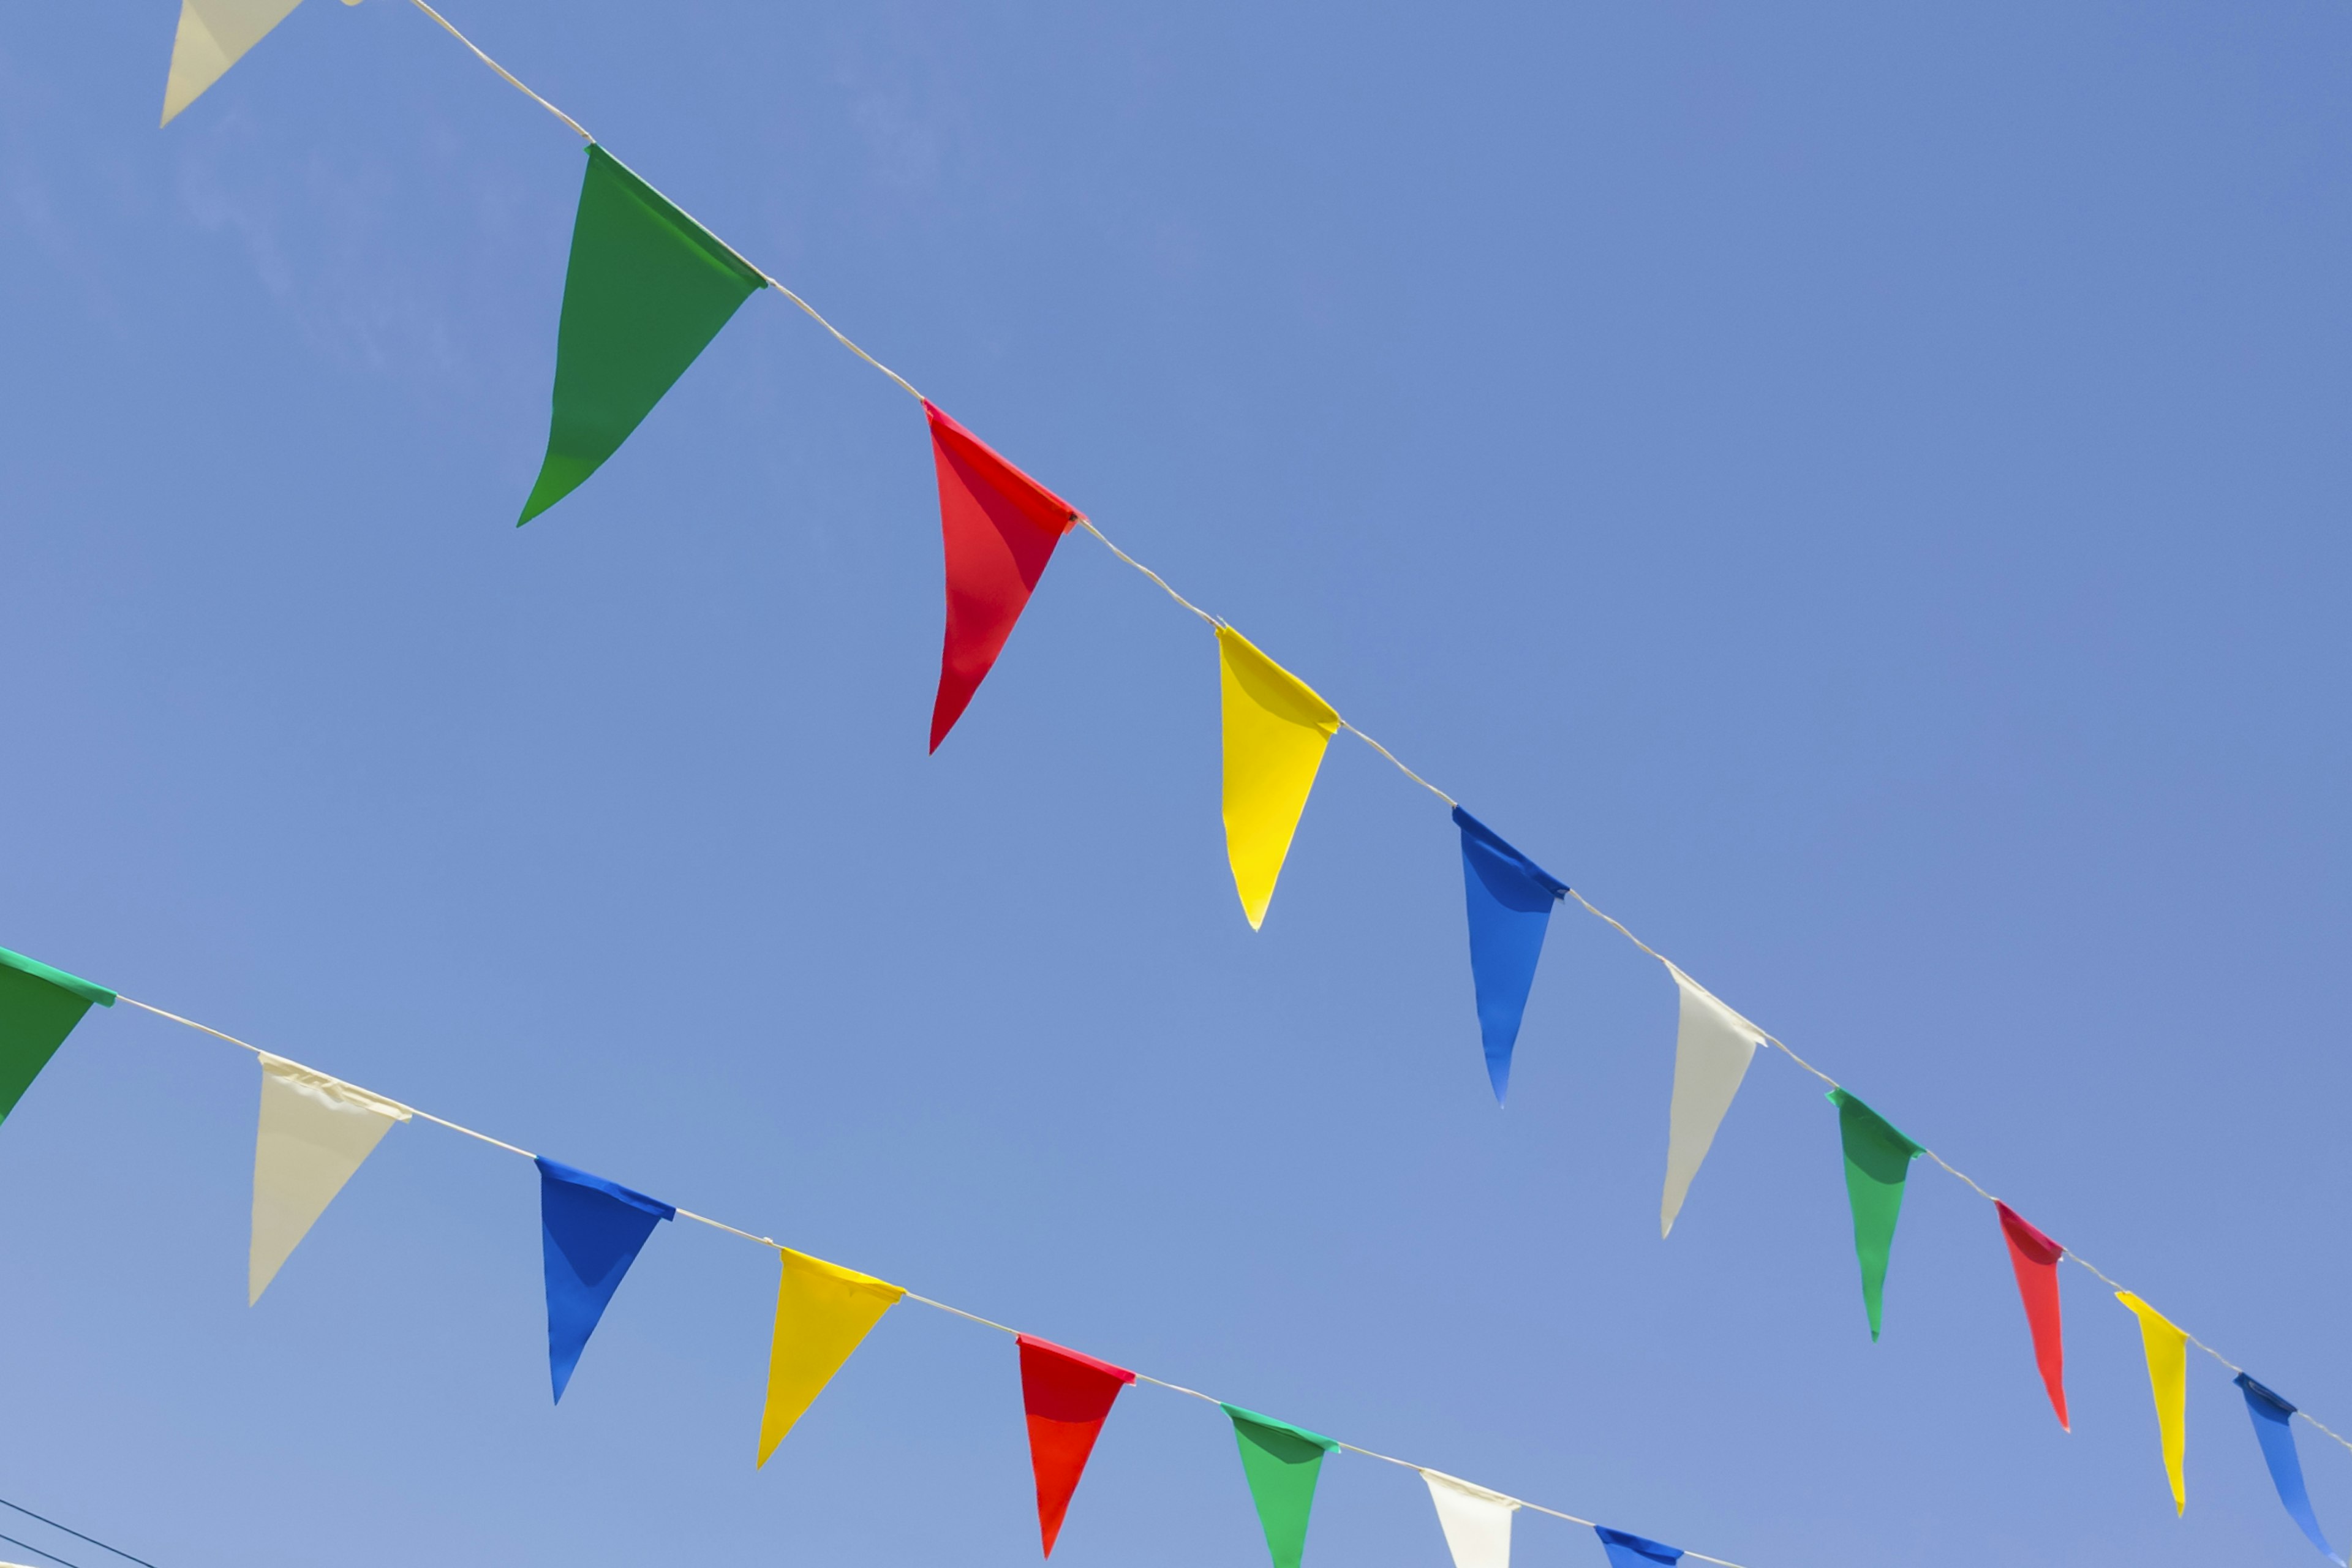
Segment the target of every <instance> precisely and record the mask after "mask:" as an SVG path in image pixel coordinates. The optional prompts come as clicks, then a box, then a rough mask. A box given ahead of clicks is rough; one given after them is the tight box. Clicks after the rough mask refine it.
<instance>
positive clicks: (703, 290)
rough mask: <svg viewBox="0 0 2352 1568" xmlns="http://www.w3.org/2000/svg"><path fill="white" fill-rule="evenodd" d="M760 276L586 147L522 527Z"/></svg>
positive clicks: (713, 333) (590, 462) (600, 457)
mask: <svg viewBox="0 0 2352 1568" xmlns="http://www.w3.org/2000/svg"><path fill="white" fill-rule="evenodd" d="M767 286H768V280H767V279H765V278H764V277H762V276H761V273H760V269H759V268H756V267H753V266H752V265H751V263H750V262H748V261H746V260H744V259H743V258H741V257H740V256H738V255H736V254H735V253H734V252H733V251H731V250H730V249H728V248H727V247H725V246H724V245H721V244H720V243H719V241H718V240H717V239H716V238H715V237H712V235H711V233H710V231H709V229H706V228H704V227H703V226H701V225H700V224H698V223H697V222H695V221H694V220H693V219H692V218H690V217H688V216H686V215H685V214H684V213H682V212H680V211H678V210H677V207H675V206H673V205H671V204H670V202H669V199H668V198H667V196H664V195H662V194H661V193H660V192H659V191H657V190H656V189H654V188H653V187H652V186H651V185H649V184H646V183H645V182H644V181H643V180H641V179H639V178H637V176H636V175H635V174H632V173H631V172H630V171H629V169H628V167H627V166H626V165H625V164H624V163H622V162H621V161H620V160H619V159H617V158H615V157H614V156H613V155H612V154H611V153H607V152H605V151H604V148H602V147H600V146H598V145H596V144H595V143H594V142H590V143H589V144H588V174H587V176H586V177H585V178H584V179H583V180H582V181H581V183H580V212H579V216H576V217H574V218H573V219H572V263H571V267H570V269H569V270H568V271H566V272H565V274H564V277H563V316H562V321H561V322H560V323H559V324H558V326H557V328H556V333H555V412H554V416H553V418H552V419H551V421H550V422H549V425H548V431H547V460H546V461H545V462H544V463H542V464H541V466H540V470H539V482H538V483H537V484H535V485H533V486H531V488H530V500H527V501H525V502H523V507H522V516H520V518H517V519H516V520H515V526H516V527H518V528H520V527H521V526H522V525H523V524H524V523H526V522H529V521H530V520H531V519H532V518H534V517H537V516H538V515H539V514H540V513H541V512H543V511H545V510H547V509H548V508H549V507H551V506H553V505H554V504H555V503H556V502H557V501H560V500H562V499H563V498H564V497H565V496H568V495H570V494H571V493H572V491H573V490H574V489H578V488H579V487H580V484H581V482H582V481H583V480H584V479H587V478H588V476H589V475H591V474H593V473H594V472H595V471H596V469H597V468H598V467H599V466H601V465H602V464H603V463H604V459H605V458H609V457H611V456H612V455H613V454H614V452H617V451H619V450H620V449H621V443H622V442H624V441H625V440H627V439H628V438H629V432H630V431H632V430H635V428H636V427H637V425H638V422H639V421H641V420H642V419H644V418H645V416H646V415H648V414H650V413H652V412H653V408H654V405H655V404H656V403H659V402H660V401H661V399H662V394H663V393H665V392H667V391H668V390H669V389H670V386H671V384H673V383H675V382H676V381H677V378H678V377H679V376H681V375H684V374H686V367H687V366H688V365H690V364H692V363H694V357H695V355H697V354H698V353H701V352H702V351H703V349H704V348H705V347H707V346H708V345H709V342H710V340H711V339H713V338H715V337H717V336H718V335H719V328H721V327H723V326H725V325H726V324H727V321H728V319H729V318H730V317H731V316H733V315H734V314H735V310H736V308H737V307H738V306H740V305H741V304H742V303H743V301H744V300H748V299H750V298H751V294H752V292H753V290H755V289H764V288H766V287H767Z"/></svg>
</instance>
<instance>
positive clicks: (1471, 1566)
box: [1421, 1470, 1519, 1568]
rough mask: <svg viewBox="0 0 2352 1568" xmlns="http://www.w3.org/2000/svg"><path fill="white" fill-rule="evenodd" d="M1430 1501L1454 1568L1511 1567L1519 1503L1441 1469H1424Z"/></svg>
mask: <svg viewBox="0 0 2352 1568" xmlns="http://www.w3.org/2000/svg"><path fill="white" fill-rule="evenodd" d="M1421 1479H1423V1480H1424V1481H1427V1482H1428V1483H1429V1500H1430V1501H1431V1502H1433V1503H1434V1504H1436V1505H1437V1527H1438V1528H1439V1529H1440V1530H1443V1531H1445V1550H1446V1551H1447V1552H1450V1553H1452V1554H1453V1557H1454V1568H1511V1515H1512V1514H1513V1513H1515V1512H1517V1510H1518V1506H1519V1504H1518V1500H1517V1499H1516V1498H1507V1497H1505V1496H1504V1495H1503V1494H1502V1493H1500V1492H1490V1491H1488V1490H1487V1489H1486V1488H1485V1487H1475V1486H1472V1485H1471V1484H1470V1483H1469V1482H1468V1481H1465V1480H1461V1479H1457V1478H1455V1477H1453V1476H1449V1475H1446V1474H1444V1473H1443V1472H1442V1471H1438V1470H1423V1471H1422V1472H1421Z"/></svg>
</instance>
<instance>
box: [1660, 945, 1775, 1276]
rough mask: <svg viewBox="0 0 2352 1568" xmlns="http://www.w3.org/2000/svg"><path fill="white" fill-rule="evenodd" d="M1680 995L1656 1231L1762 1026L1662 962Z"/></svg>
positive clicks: (1679, 1202)
mask: <svg viewBox="0 0 2352 1568" xmlns="http://www.w3.org/2000/svg"><path fill="white" fill-rule="evenodd" d="M1666 973H1669V974H1672V975H1673V976H1674V977H1675V989H1676V990H1678V991H1679V992H1680V993H1681V994H1682V1014H1681V1018H1680V1021H1679V1022H1678V1023H1677V1024H1676V1025H1675V1098H1674V1103H1673V1106H1672V1108H1671V1109H1670V1110H1668V1112H1667V1116H1666V1121H1667V1127H1666V1191H1665V1196H1664V1198H1663V1199H1661V1200H1660V1202H1659V1204H1658V1234H1659V1235H1660V1236H1661V1237H1664V1236H1666V1235H1668V1234H1669V1233H1671V1232H1672V1231H1673V1230H1674V1228H1675V1215H1678V1214H1680V1213H1682V1212H1683V1199H1685V1197H1688V1196H1689V1195H1690V1184H1691V1178H1692V1177H1694V1176H1696V1175H1697V1174H1698V1168H1699V1165H1700V1164H1701V1163H1703V1162H1704V1161H1705V1160H1706V1152H1707V1150H1708V1149H1709V1148H1710V1147H1712V1146H1713V1145H1714V1142H1715V1130H1716V1129H1717V1127H1720V1126H1721V1125H1723V1117H1724V1112H1726V1111H1727V1110H1730V1109H1731V1100H1732V1097H1733V1096H1735V1095H1737V1094H1738V1092H1739V1080H1740V1079H1744V1078H1746V1077H1747V1076H1748V1063H1749V1062H1751V1061H1753V1060H1754V1059H1755V1058H1756V1047H1759V1046H1760V1045H1762V1044H1763V1043H1764V1031H1763V1030H1761V1029H1759V1028H1758V1027H1757V1026H1755V1025H1753V1024H1751V1023H1749V1022H1748V1020H1747V1019H1745V1018H1743V1017H1741V1016H1739V1015H1738V1014H1737V1013H1735V1012H1733V1011H1732V1010H1731V1009H1730V1008H1728V1007H1727V1006H1725V1005H1723V1004H1722V1003H1721V1002H1718V1001H1717V1000H1716V998H1715V995H1714V994H1713V993H1712V992H1710V991H1708V990H1707V989H1706V987H1705V986H1703V985H1701V984H1699V983H1698V982H1697V981H1696V980H1693V979H1692V978H1691V977H1690V976H1689V975H1687V974H1685V973H1683V972H1682V971H1681V970H1679V969H1676V968H1675V966H1674V965H1673V964H1671V963H1669V964H1667V965H1666Z"/></svg>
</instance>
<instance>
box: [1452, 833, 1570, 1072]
mask: <svg viewBox="0 0 2352 1568" xmlns="http://www.w3.org/2000/svg"><path fill="white" fill-rule="evenodd" d="M1454 826H1456V827H1458V828H1460V829H1461V830H1462V886H1463V889H1464V892H1465V895H1466V896H1467V897H1468V899H1469V902H1470V979H1471V983H1472V984H1473V985H1474V986H1475V989H1476V992H1477V995H1478V1035H1479V1038H1480V1039H1481V1040H1482V1041H1483V1042H1484V1044H1485V1045H1486V1081H1487V1082H1489V1083H1491V1084H1493V1085H1494V1086H1495V1103H1496V1104H1497V1105H1500V1104H1502V1103H1503V1099H1504V1096H1505V1095H1507V1093H1509V1091H1510V1088H1511V1049H1512V1047H1515V1046H1517V1044H1518V1040H1519V1020H1520V1019H1521V1018H1522V1017H1523V1016H1526V1014H1527V1010H1528V991H1529V990H1530V989H1532V988H1533V987H1534V985H1535V983H1536V960H1538V958H1541V957H1542V956H1543V942H1544V931H1545V930H1546V928H1548V927H1549V925H1550V924H1551V907H1552V905H1554V904H1556V903H1558V902H1559V900H1561V899H1563V898H1565V897H1567V896H1568V884H1567V883H1566V882H1563V881H1561V880H1560V879H1559V878H1557V877H1555V876H1553V875H1552V874H1551V873H1550V872H1549V871H1547V870H1545V869H1544V868H1542V867H1540V866H1538V865H1537V864H1536V863H1535V862H1534V861H1532V860H1530V859H1528V858H1527V857H1526V856H1524V855H1522V854H1520V853H1519V852H1518V851H1517V850H1516V849H1514V848H1512V847H1510V846H1509V845H1507V844H1506V843H1504V842H1503V840H1502V839H1501V838H1500V837H1496V833H1495V831H1494V829H1492V828H1490V827H1488V826H1486V824H1485V823H1483V822H1481V821H1479V820H1478V819H1477V818H1476V817H1475V816H1471V815H1470V814H1469V813H1468V812H1466V811H1465V810H1463V809H1462V808H1461V807H1460V806H1458V805H1457V806H1455V807H1454Z"/></svg>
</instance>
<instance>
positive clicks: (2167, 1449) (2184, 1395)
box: [2116, 1290, 2189, 1514]
mask: <svg viewBox="0 0 2352 1568" xmlns="http://www.w3.org/2000/svg"><path fill="white" fill-rule="evenodd" d="M2116 1300H2118V1301H2121V1302H2122V1303H2123V1304H2124V1305H2125V1306H2126V1307H2129V1308H2130V1309H2131V1310H2132V1312H2133V1315H2134V1316H2136V1317H2137V1318H2138V1319H2139V1342H2140V1345H2141V1348H2143V1349H2144V1350H2146V1351H2147V1386H2148V1389H2149V1391H2150V1392H2151V1393H2153V1394H2155V1395H2156V1425H2157V1427H2158V1430H2159V1431H2161V1432H2162V1433H2163V1435H2164V1473H2165V1475H2166V1476H2167V1477H2168V1478H2169V1479H2171V1481H2172V1511H2173V1512H2174V1513H2176V1514H2181V1513H2186V1512H2188V1511H2189V1486H2188V1483H2187V1482H2186V1481H2184V1480H2182V1479H2181V1476H2180V1461H2181V1458H2182V1455H2183V1454H2184V1453H2185V1452H2186V1451H2187V1449H2188V1446H2189V1336H2188V1335H2187V1334H2185V1333H2183V1332H2181V1331H2179V1329H2176V1328H2174V1327H2173V1326H2172V1325H2171V1323H2169V1322H2168V1321H2166V1320H2165V1316H2164V1314H2163V1313H2161V1312H2159V1311H2158V1310H2156V1309H2155V1308H2153V1307H2151V1306H2149V1305H2148V1304H2147V1302H2145V1301H2143V1300H2140V1299H2139V1298H2138V1297H2137V1296H2135V1295H2133V1294H2132V1293H2131V1292H2130V1291H2128V1290H2118V1291H2116Z"/></svg>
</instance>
